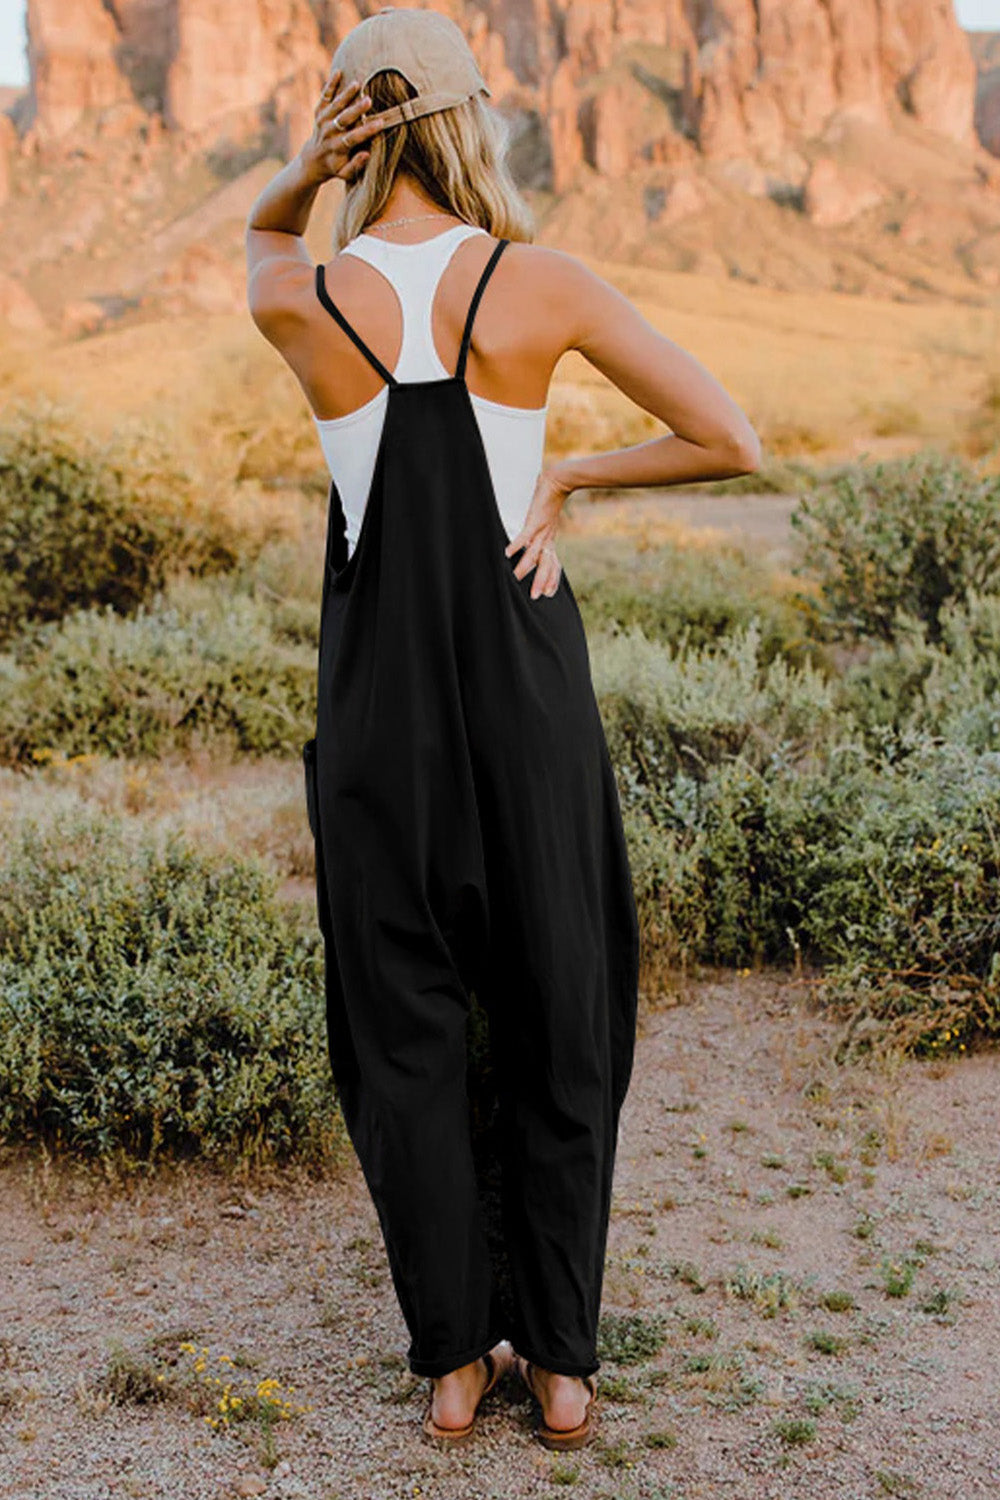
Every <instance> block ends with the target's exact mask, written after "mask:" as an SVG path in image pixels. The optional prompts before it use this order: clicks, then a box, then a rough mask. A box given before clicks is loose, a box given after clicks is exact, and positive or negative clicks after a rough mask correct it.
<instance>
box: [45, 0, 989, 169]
mask: <svg viewBox="0 0 1000 1500" xmlns="http://www.w3.org/2000/svg"><path fill="white" fill-rule="evenodd" d="M410 3H414V0H410ZM377 8H379V7H378V6H377V4H376V0H114V3H113V4H112V3H111V0H107V3H104V0H29V4H28V37H29V60H30V64H31V104H32V109H31V121H30V123H31V129H32V130H33V132H34V133H35V135H36V136H37V137H38V138H39V139H42V140H51V139H58V138H60V137H64V136H65V135H66V134H67V132H70V131H72V130H73V129H74V128H75V127H76V126H77V125H78V123H79V122H80V121H81V119H82V118H83V117H84V116H85V115H86V114H87V112H97V114H98V115H99V114H100V112H102V111H108V110H109V109H111V108H113V107H114V106H121V105H122V104H123V103H125V102H128V101H131V102H132V103H134V104H136V105H138V106H140V107H141V109H143V110H144V111H146V112H147V113H154V112H155V113H157V114H159V115H160V116H161V117H162V119H163V121H164V122H165V124H166V127H167V129H168V130H169V131H172V132H178V133H183V134H187V135H193V136H195V137H196V138H198V140H199V141H203V142H209V141H211V140H212V138H213V137H226V138H229V139H238V138H245V137H246V136H247V134H248V133H252V132H253V131H254V130H266V129H270V130H271V131H272V132H276V145H277V148H278V149H280V150H284V151H285V152H287V153H290V152H291V151H294V150H295V149H297V147H298V145H299V144H301V141H302V140H303V139H304V138H305V136H306V135H307V134H308V131H309V129H310V126H311V115H312V109H313V105H314V102H315V98H316V96H317V94H318V91H319V88H320V87H321V85H322V81H323V78H324V77H325V74H326V71H327V69H328V67H329V59H330V55H331V53H332V50H333V48H334V47H335V46H336V43H337V41H338V40H339V38H340V37H341V36H342V35H343V34H344V33H345V31H347V30H349V29H350V27H351V26H353V25H355V24H356V23H357V21H358V20H359V19H361V18H362V17H363V16H364V15H367V14H370V13H371V12H372V11H373V10H375V9H377ZM436 8H438V9H442V10H446V11H447V12H448V13H449V14H450V15H452V16H453V17H454V18H455V19H456V20H457V21H458V22H459V24H461V25H462V26H463V28H464V30H465V32H466V35H467V36H468V38H469V42H470V45H471V46H472V48H473V50H474V51H475V54H476V56H477V58H478V60H479V62H480V65H481V67H482V69H483V72H484V76H485V77H486V79H487V81H488V83H489V85H490V88H491V90H492V91H493V97H494V102H495V103H496V104H498V105H499V106H500V107H501V108H504V109H505V110H506V111H507V112H508V113H509V114H511V115H512V117H514V118H515V119H516V120H517V121H518V124H519V128H520V129H521V131H522V133H527V135H530V138H531V140H532V141H533V142H534V145H533V148H532V149H533V151H534V155H535V158H536V160H535V162H534V171H535V174H536V176H537V175H538V174H539V173H543V174H544V175H545V176H547V178H548V181H547V182H546V183H545V184H544V185H546V186H549V187H552V188H553V189H555V190H556V191H561V190H563V189H565V188H566V187H568V186H569V185H570V184H571V183H572V181H573V180H574V177H575V175H576V174H577V172H578V171H579V170H580V169H581V167H582V166H583V165H584V164H586V165H587V166H589V167H590V168H591V169H592V170H593V171H594V172H596V173H598V174H599V175H602V176H611V177H615V176H619V175H621V174H622V173H624V172H626V171H628V170H629V168H630V167H632V166H635V165H638V164H640V163H642V162H649V161H667V162H674V161H676V162H678V163H684V162H686V161H688V160H690V158H691V157H692V156H693V155H694V154H700V155H701V156H703V157H707V158H717V159H723V160H725V159H740V158H749V159H756V160H758V161H762V162H765V163H767V162H780V161H781V160H782V159H787V158H788V152H789V150H790V148H792V147H793V146H794V145H795V144H796V143H797V142H800V141H802V140H804V139H808V138H810V137H814V136H817V135H819V134H821V133H822V132H823V130H824V128H825V127H826V126H827V125H828V124H829V122H830V121H831V119H832V118H834V117H835V116H836V115H838V114H841V113H846V114H853V115H856V116H859V117H861V118H863V119H866V120H868V121H873V122H876V123H881V124H884V125H886V126H891V125H892V123H893V121H894V120H895V119H896V118H898V117H899V115H900V113H901V112H905V113H908V114H909V115H911V116H912V117H913V118H914V119H915V120H917V121H919V122H920V123H921V124H922V125H924V126H926V127H927V128H928V129H929V130H930V131H932V132H934V133H936V134H939V135H941V136H945V137H947V138H948V139H950V140H953V141H956V142H958V143H959V144H961V145H964V146H968V147H974V146H975V145H976V136H975V127H974V117H975V108H976V105H975V99H976V65H975V61H974V59H973V56H972V52H971V50H970V47H969V43H968V40H967V37H966V35H965V33H964V32H963V31H962V30H961V28H960V27H959V25H958V22H957V20H956V18H955V14H954V9H953V5H952V0H617V3H611V0H436ZM995 93H996V89H995V87H992V86H991V89H990V91H988V97H987V98H986V101H985V103H983V102H982V101H981V103H980V109H979V115H978V119H979V122H980V124H979V128H980V130H981V131H982V132H983V133H984V138H985V139H986V140H987V141H988V143H990V144H991V145H993V144H994V142H995V136H996V133H997V132H996V115H997V109H998V106H997V105H996V104H995V103H991V102H990V99H991V98H993V97H994V95H995ZM538 185H542V184H541V183H539V184H538ZM800 185H801V184H800Z"/></svg>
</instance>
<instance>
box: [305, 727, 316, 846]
mask: <svg viewBox="0 0 1000 1500" xmlns="http://www.w3.org/2000/svg"><path fill="white" fill-rule="evenodd" d="M302 765H303V770H304V772H305V783H306V813H307V815H308V818H309V828H310V831H311V832H312V836H313V840H314V841H315V840H316V839H318V837H319V812H318V809H317V801H316V741H315V739H311V740H307V741H306V743H305V744H304V745H303V746H302Z"/></svg>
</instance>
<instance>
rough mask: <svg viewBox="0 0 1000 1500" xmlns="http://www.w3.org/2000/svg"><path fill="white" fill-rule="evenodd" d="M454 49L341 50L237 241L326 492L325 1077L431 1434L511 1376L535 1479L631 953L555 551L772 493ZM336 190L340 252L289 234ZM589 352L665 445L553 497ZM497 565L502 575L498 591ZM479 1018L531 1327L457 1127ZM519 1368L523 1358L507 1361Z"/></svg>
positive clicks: (611, 1103) (316, 800) (606, 782)
mask: <svg viewBox="0 0 1000 1500" xmlns="http://www.w3.org/2000/svg"><path fill="white" fill-rule="evenodd" d="M488 92H489V91H488V89H487V88H486V85H485V83H484V82H483V79H482V76H481V74H480V73H479V70H478V68H477V66H476V63H475V60H474V58H473V57H472V54H471V52H470V51H469V49H468V47H467V45H466V43H465V40H464V38H463V36H462V34H461V32H460V30H459V29H458V27H457V26H455V25H454V23H452V22H451V21H450V20H447V19H446V18H445V17H443V16H440V15H438V14H436V13H434V12H431V11H414V10H405V11H403V10H399V11H397V10H392V9H387V10H384V11H380V12H378V13H377V14H375V15H373V16H371V17H369V18H368V19H367V20H365V21H363V22H362V23H361V24H360V25H359V26H357V27H355V28H354V30H353V31H351V32H350V33H349V34H348V35H347V36H346V37H345V39H344V40H343V42H342V43H341V45H340V46H339V48H338V49H337V52H336V54H335V56H334V59H333V66H332V68H331V72H330V76H329V79H328V81H327V84H326V87H325V88H324V90H323V93H322V95H321V98H320V101H319V103H318V105H317V108H316V111H315V125H314V130H313V134H312V137H311V139H310V140H309V141H308V142H307V143H306V145H305V146H303V148H302V150H301V151H300V152H299V153H298V155H297V156H296V157H295V159H294V160H293V161H292V162H290V163H289V164H288V165H287V166H286V167H285V168H283V170H282V171H280V172H279V173H278V174H277V176H276V177H275V178H274V180H273V181H272V182H271V183H270V184H269V185H268V186H267V187H266V188H265V190H264V191H263V192H262V194H261V195H260V197H259V198H258V200H257V202H256V203H255V205H254V207H253V208H252V210H251V213H250V216H249V220H248V227H247V254H248V262H249V304H250V309H251V313H252V316H253V318H254V321H255V323H256V324H257V326H258V328H259V329H260V330H261V332H262V333H263V334H264V335H265V337H266V338H267V339H268V340H269V341H270V342H271V343H273V344H274V346H275V347H276V348H277V349H278V351H279V352H280V353H281V354H282V356H283V357H284V358H285V359H286V360H287V362H288V363H289V365H290V366H291V368H292V370H293V371H294V373H295V375H296V376H297V378H298V379H299V381H300V383H301V385H302V389H303V391H304V393H305V395H306V397H307V399H308V401H309V403H310V406H311V410H312V415H313V419H314V421H315V423H316V426H317V431H318V434H319V437H320V441H321V444H322V446H323V449H324V453H325V454H326V457H327V461H328V464H329V467H330V471H331V480H332V483H331V496H330V500H331V505H330V523H329V528H328V536H327V558H326V567H325V571H324V588H323V603H322V607H321V628H320V650H319V693H318V707H317V728H316V737H315V739H314V740H311V741H310V742H309V745H308V746H306V747H305V758H306V777H307V783H306V784H307V798H308V803H309V812H310V823H311V826H312V828H313V832H314V834H315V836H316V845H317V900H318V911H319V921H320V926H321V928H322V930H323V935H324V938H325V942H326V956H327V970H326V972H327V994H326V1000H327V1021H328V1037H329V1043H330V1060H331V1064H332V1067H333V1072H334V1076H335V1080H336V1083H337V1087H338V1096H339V1099H340V1103H341V1106H342V1109H343V1112H344V1118H345V1121H346V1123H347V1128H348V1131H349V1133H350V1136H351V1139H352V1141H353V1143H354V1146H355V1148H356V1150H357V1153H358V1157H359V1160H360V1163H361V1166H362V1168H363V1171H364V1173H365V1177H366V1180H367V1183H368V1186H369V1189H370V1191H371V1194H372V1199H373V1202H374V1205H375V1207H376V1210H377V1213H378V1216H379V1220H380V1224H381V1228H382V1231H383V1236H384V1240H385V1245H386V1251H387V1256H388V1260H389V1264H390V1269H391V1271H392V1276H393V1282H394V1286H395V1289H396V1293H397V1296H398V1298H399V1302H400V1307H401V1310H402V1312H403V1315H404V1318H405V1320H406V1323H407V1326H408V1328H409V1331H410V1334H411V1344H410V1350H409V1362H410V1367H411V1369H412V1370H414V1371H415V1372H417V1373H422V1374H425V1375H427V1376H428V1377H429V1378H430V1381H431V1399H430V1404H429V1407H428V1410H427V1413H426V1416H425V1419H424V1425H423V1431H424V1433H425V1434H426V1435H427V1436H428V1437H429V1438H432V1439H434V1440H437V1441H439V1442H447V1441H460V1440H463V1439H464V1438H467V1437H468V1436H469V1435H470V1434H471V1433H472V1431H473V1428H474V1422H475V1416H476V1410H477V1407H478V1405H479V1402H480V1401H481V1399H482V1397H483V1395H484V1394H485V1392H486V1391H488V1390H489V1389H491V1388H492V1386H493V1384H495V1382H496V1379H497V1378H498V1376H499V1374H500V1373H501V1371H502V1370H503V1369H504V1368H506V1366H507V1363H508V1358H507V1355H506V1354H505V1350H506V1351H509V1349H510V1345H511V1344H512V1345H513V1349H514V1350H516V1351H517V1359H518V1361H519V1368H520V1371H521V1375H522V1377H523V1379H524V1380H525V1383H526V1384H527V1385H528V1387H529V1389H530V1390H531V1391H532V1393H533V1395H534V1396H535V1397H536V1398H537V1400H538V1403H539V1405H540V1407H541V1420H540V1423H539V1425H538V1427H537V1428H536V1433H537V1435H538V1437H539V1438H540V1440H541V1441H542V1442H544V1443H545V1444H546V1445H547V1446H550V1447H557V1448H558V1447H576V1446H580V1445H581V1444H582V1443H584V1442H586V1441H588V1440H589V1438H590V1437H591V1436H592V1433H593V1418H594V1399H595V1397H596V1384H595V1381H594V1372H595V1371H596V1370H597V1368H598V1363H599V1362H598V1359H597V1354H596V1339H597V1320H598V1312H599V1305H600V1293H601V1281H602V1272H603V1260H604V1251H605V1244H606V1234H607V1222H608V1214H609V1209H610V1196H611V1178H612V1170H613V1164H614V1154H615V1146H616V1138H617V1127H618V1117H619V1111H620V1108H621V1104H622V1102H623V1099H624V1096H625V1092H626V1090H627V1087H628V1083H629V1078H630V1073H631V1067H632V1052H633V1042H634V1025H635V1012H636V994H637V975H638V924H637V918H636V910H635V903H634V899H633V894H632V888H631V883H630V878H629V868H628V860H627V855H626V850H625V843H624V836H623V832H622V825H621V818H620V809H619V806H618V801H617V794H616V789H615V783H614V777H613V772H612V769H611V766H610V762H609V758H608V752H607V746H606V743H605V740H604V736H603V731H602V727H601V721H600V717H599V714H598V711H597V706H596V701H595V698H594V694H593V687H592V683H591V679H590V673H589V659H588V655H587V646H586V641H585V637H584V633H583V627H582V623H581V620H580V615H579V611H578V609H577V606H576V600H575V598H574V596H573V592H572V589H571V587H570V584H569V580H568V578H567V577H566V576H565V574H564V572H563V570H562V567H561V564H560V562H559V559H558V557H557V554H556V551H555V548H554V546H553V543H554V540H555V537H556V532H557V526H558V522H559V516H560V513H561V510H562V507H563V505H564V503H565V501H566V498H567V496H569V495H570V494H572V493H573V491H574V490H576V489H578V488H581V487H586V488H595V487H600V486H616V487H621V486H632V485H637V486H638V485H667V484H674V483H677V482H679V481H684V480H687V481H691V480H703V479H708V478H712V477H716V476H724V475H733V474H740V473H744V472H747V471H749V470H751V469H753V468H754V467H755V466H756V465H757V463H758V461H759V445H758V442H757V438H756V434H755V433H754V431H753V429H752V427H751V426H750V423H749V422H748V421H747V419H746V417H745V416H744V414H743V413H742V411H741V410H740V409H739V407H738V406H737V405H736V404H735V403H734V402H733V401H732V400H731V399H730V397H729V396H728V395H727V393H726V392H725V391H724V390H723V389H722V387H721V386H720V385H719V384H718V382H717V381H716V380H715V379H714V378H713V377H712V376H711V375H710V374H709V373H708V371H707V370H706V369H705V368H704V367H703V366H702V365H701V364H700V363H699V362H698V361H697V360H695V359H694V358H693V357H692V356H690V355H689V354H687V353H685V352H684V351H683V350H681V349H680V348H678V346H677V345H676V344H673V343H672V342H671V341H670V340H669V339H666V338H664V337H663V336H662V335H660V334H659V333H657V332H656V330H655V329H653V328H652V327H651V325H650V324H649V323H648V322H647V321H646V320H645V319H644V318H643V317H642V316H641V315H640V314H639V312H638V311H637V310H636V309H635V308H634V307H633V306H632V305H631V304H630V303H629V302H628V300H627V299H626V298H625V297H623V296H622V295H621V294H620V293H619V292H618V291H617V290H616V289H615V288H614V287H612V286H611V285H610V284H609V283H607V282H606V281H604V280H602V279H601V277H599V276H597V275H595V274H594V273H593V272H592V271H590V270H589V269H588V268H587V267H586V266H585V265H584V264H583V263H582V262H581V261H579V260H577V259H576V258H575V257H573V256H572V255H568V254H566V253H564V252H562V251H559V250H556V249H551V248H547V247H546V248H543V247H540V246H536V245H534V244H532V243H531V240H532V233H533V226H532V220H531V215H530V211H529V210H528V208H527V206H526V204H525V203H524V202H523V200H522V199H521V198H520V197H519V195H518V194H517V192H516V190H515V188H514V186H513V183H512V180H511V177H510V175H509V173H508V170H507V168H506V166H505V163H504V145H505V141H504V135H503V130H502V122H501V120H500V119H499V117H498V116H496V115H495V114H493V113H492V112H491V110H490V109H489V107H488V106H487V105H486V104H485V103H484V101H483V97H482V96H483V95H484V94H488ZM332 178H340V179H342V180H343V181H344V182H345V183H346V185H347V186H346V191H345V194H344V197H343V200H342V202H341V204H340V207H339V211H338V214H337V219H336V225H335V231H334V241H335V246H336V248H337V250H338V252H339V253H337V254H335V255H334V256H333V258H332V260H330V261H329V262H328V263H327V264H326V265H321V266H314V265H313V263H312V261H311V259H310V256H309V254H308V252H307V250H306V247H305V243H304V241H303V238H302V236H303V234H304V231H305V229H306V225H307V222H308V218H309V213H310V210H311V208H312V204H313V202H314V199H315V197H316V193H317V191H318V189H319V187H320V186H321V184H322V183H324V182H326V181H328V180H330V179H332ZM569 349H578V350H579V351H580V352H581V353H582V354H583V355H584V356H585V357H586V358H587V359H588V360H589V361H590V362H591V363H592V364H594V365H595V366H596V367H597V369H599V370H601V371H602V372H603V373H604V374H605V375H607V376H608V377H609V378H610V379H611V380H612V381H613V382H614V383H615V384H616V385H617V386H618V387H619V388H620V389H621V390H622V391H624V392H625V393H626V395H628V396H630V397H631V398H632V399H633V400H635V401H636V402H637V403H638V404H639V405H641V406H642V407H644V408H645V409H646V410H647V411H650V412H652V413H653V414H654V415H655V416H657V417H659V418H660V419H661V420H662V421H664V422H665V423H667V424H668V425H669V426H670V428H671V429H672V431H671V433H670V435H668V436H664V437H661V438H656V439H654V440H652V441H650V442H646V443H641V444H637V445H635V446H632V447H628V448H622V449H619V450H617V451H615V452H611V453H602V454H596V455H594V456H592V457H587V458H583V459H568V460H563V461H561V462H557V463H553V464H548V465H543V463H542V444H543V441H544V422H545V413H546V399H547V394H548V387H549V381H550V378H551V375H552V371H553V369H554V367H555V365H556V364H557V362H558V360H559V358H560V357H561V355H562V354H564V353H565V352H566V351H567V350H569ZM512 559H513V561H512ZM473 993H474V994H475V995H476V996H477V997H478V999H479V1000H480V1001H481V1002H482V1004H483V1007H484V1010H485V1012H486V1013H487V1014H488V1016H489V1032H490V1051H491V1057H492V1059H493V1064H494V1069H495V1074H496V1078H497V1087H498V1098H499V1103H500V1118H501V1143H502V1144H501V1147H500V1155H501V1165H502V1215H503V1237H504V1242H505V1254H506V1256H507V1258H508V1262H509V1277H510V1286H511V1289H512V1302H510V1303H505V1302H504V1300H503V1298H502V1297H501V1296H500V1293H499V1289H498V1285H497V1279H496V1275H495V1267H494V1266H493V1264H492V1263H491V1252H490V1247H489V1244H488V1236H487V1230H486V1224H485V1221H484V1206H483V1198H482V1182H481V1179H480V1175H479V1174H478V1169H477V1164H476V1162H475V1161H474V1159H473V1151H472V1147H471V1144H470V1131H469V1099H468V1096H467V1093H466V1051H465V1047H466V1034H467V1023H468V1018H469V1003H470V995H471V994H473ZM508 1339H509V1340H510V1344H508V1343H507V1342H506V1341H507V1340H508Z"/></svg>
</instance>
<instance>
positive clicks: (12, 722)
mask: <svg viewBox="0 0 1000 1500" xmlns="http://www.w3.org/2000/svg"><path fill="white" fill-rule="evenodd" d="M315 698H316V658H315V651H314V650H313V649H311V648H310V647H308V646H304V645H293V644H291V643H288V642H285V641H280V640H277V639H275V636H274V634H273V628H272V614H271V610H270V608H269V607H268V606H267V605H266V604H264V603H263V602H262V601H261V600H259V599H257V598H254V597H253V596H251V595H249V594H245V593H241V592H239V591H237V590H234V589H230V588H228V587H226V586H225V584H223V583H222V582H220V581H217V580H205V581H200V580H187V581H184V582H182V583H179V584H176V585H175V586H174V587H173V588H172V589H171V590H170V591H169V593H167V594H165V595H162V596H159V597H157V598H155V599H154V600H153V601H152V603H151V604H149V605H140V606H139V608H138V609H137V610H136V612H135V613H134V614H133V615H131V616H128V617H122V616H119V615H116V614H115V613H114V611H113V610H111V609H110V608H109V607H106V608H105V609H103V610H93V609H91V610H80V611H77V612H76V613H74V614H71V615H69V616H68V617H67V618H66V619H64V620H61V621H59V622H58V623H54V624H51V625H46V626H39V627H36V628H35V629H34V630H32V631H31V632H29V633H28V634H26V635H25V636H24V637H23V638H21V639H19V640H18V641H16V642H14V643H12V645H11V648H10V649H9V651H8V653H7V654H6V655H5V656H0V760H5V761H8V762H15V761H31V760H39V759H41V758H44V757H45V756H47V755H48V754H50V753H51V752H53V751H59V752H61V753H62V754H65V755H81V754H89V753H100V754H103V755H130V756H150V755H158V754H160V753H162V752H163V751H164V750H165V749H168V748H170V749H183V748H185V747H187V746H190V745H191V744H193V743H195V742H199V741H201V742H204V741H206V740H211V739H220V740H224V741H225V742H226V744H227V745H228V747H230V748H232V749H235V750H238V751H242V752H246V753H250V754H266V753H275V752H280V751H285V752H287V753H289V754H294V753H297V751H298V749H299V747H300V746H301V744H302V742H303V741H304V740H305V739H306V738H308V735H309V733H310V732H311V725H312V722H313V719H314V717H315V715H314V705H315Z"/></svg>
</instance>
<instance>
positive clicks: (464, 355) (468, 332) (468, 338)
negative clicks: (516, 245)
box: [455, 240, 510, 380]
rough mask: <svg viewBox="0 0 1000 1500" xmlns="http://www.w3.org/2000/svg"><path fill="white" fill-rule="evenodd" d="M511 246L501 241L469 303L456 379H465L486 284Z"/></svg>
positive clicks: (508, 242)
mask: <svg viewBox="0 0 1000 1500" xmlns="http://www.w3.org/2000/svg"><path fill="white" fill-rule="evenodd" d="M509 244H510V240H501V241H500V243H499V244H498V245H496V247H495V248H494V251H493V254H492V255H491V256H490V258H489V260H488V261H487V262H486V267H485V269H484V271H483V274H482V275H481V276H480V278H479V284H478V285H477V287H476V290H475V292H474V293H473V294H472V301H471V302H470V303H469V313H468V316H467V318H466V320H465V330H464V332H463V334H462V348H461V350H460V352H459V356H458V364H457V365H456V366H455V378H456V379H457V380H464V379H465V361H466V360H467V359H468V357H469V345H470V343H471V342H472V321H473V319H474V318H475V316H476V309H477V308H478V306H479V299H480V298H481V297H482V295H483V292H484V291H485V290H486V283H487V282H488V281H489V279H490V277H491V276H492V274H493V267H494V266H495V265H496V263H497V261H498V260H499V259H500V256H501V255H502V254H503V250H504V246H505V245H509Z"/></svg>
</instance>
